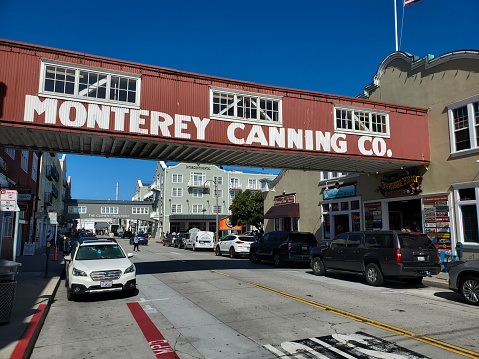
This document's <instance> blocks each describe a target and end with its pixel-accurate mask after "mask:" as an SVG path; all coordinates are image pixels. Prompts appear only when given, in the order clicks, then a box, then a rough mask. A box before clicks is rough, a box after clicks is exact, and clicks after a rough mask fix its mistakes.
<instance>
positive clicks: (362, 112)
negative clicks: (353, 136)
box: [334, 106, 389, 137]
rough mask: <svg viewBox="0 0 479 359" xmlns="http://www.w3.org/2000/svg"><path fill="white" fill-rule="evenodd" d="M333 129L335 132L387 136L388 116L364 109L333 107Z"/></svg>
mask: <svg viewBox="0 0 479 359" xmlns="http://www.w3.org/2000/svg"><path fill="white" fill-rule="evenodd" d="M334 115H335V116H334V127H335V130H336V131H337V132H347V133H364V134H373V135H383V136H385V137H387V136H389V114H388V113H387V112H383V111H372V110H369V109H365V108H353V107H348V106H335V111H334Z"/></svg>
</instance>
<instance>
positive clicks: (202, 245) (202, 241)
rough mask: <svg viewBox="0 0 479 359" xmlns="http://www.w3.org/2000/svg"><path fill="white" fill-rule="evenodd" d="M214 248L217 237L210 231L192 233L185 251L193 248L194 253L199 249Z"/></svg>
mask: <svg viewBox="0 0 479 359" xmlns="http://www.w3.org/2000/svg"><path fill="white" fill-rule="evenodd" d="M214 246H215V235H214V233H213V232H208V231H198V232H192V233H190V236H189V238H186V242H185V249H188V248H191V249H192V250H194V251H196V250H198V249H213V248H214Z"/></svg>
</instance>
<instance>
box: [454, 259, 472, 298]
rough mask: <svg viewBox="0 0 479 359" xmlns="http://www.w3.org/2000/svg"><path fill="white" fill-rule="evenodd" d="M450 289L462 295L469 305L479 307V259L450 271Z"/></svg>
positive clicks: (463, 263) (458, 265) (464, 263)
mask: <svg viewBox="0 0 479 359" xmlns="http://www.w3.org/2000/svg"><path fill="white" fill-rule="evenodd" d="M449 289H452V290H453V291H455V292H458V293H460V294H461V295H462V297H463V298H464V300H465V301H466V302H467V303H468V304H472V305H479V259H474V260H470V261H466V262H462V263H459V264H457V265H456V266H453V267H452V268H451V269H450V271H449Z"/></svg>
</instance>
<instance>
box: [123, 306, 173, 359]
mask: <svg viewBox="0 0 479 359" xmlns="http://www.w3.org/2000/svg"><path fill="white" fill-rule="evenodd" d="M126 305H127V306H128V309H130V312H131V314H132V315H133V318H135V320H136V323H137V324H138V326H139V327H140V329H141V331H142V332H143V335H144V336H145V339H146V341H147V342H148V345H149V346H150V348H151V350H152V351H153V353H155V356H156V357H157V358H158V359H180V357H179V356H178V355H176V353H175V351H174V350H173V348H172V347H171V346H170V345H169V344H168V342H167V341H166V339H165V337H164V336H163V335H162V334H161V333H160V331H159V330H158V328H157V327H156V325H155V324H154V323H153V322H152V321H151V319H150V317H149V316H148V315H147V314H146V313H145V311H144V310H143V308H142V307H141V305H140V304H139V303H137V302H136V303H127V304H126Z"/></svg>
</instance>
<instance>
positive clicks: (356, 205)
mask: <svg viewBox="0 0 479 359" xmlns="http://www.w3.org/2000/svg"><path fill="white" fill-rule="evenodd" d="M357 209H359V200H357V201H351V210H353V211H354V210H357Z"/></svg>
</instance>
